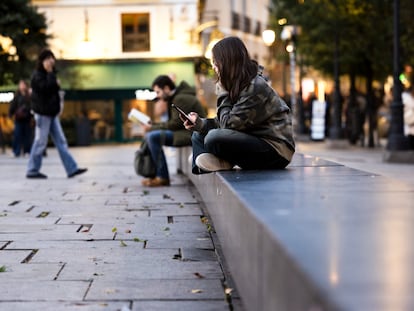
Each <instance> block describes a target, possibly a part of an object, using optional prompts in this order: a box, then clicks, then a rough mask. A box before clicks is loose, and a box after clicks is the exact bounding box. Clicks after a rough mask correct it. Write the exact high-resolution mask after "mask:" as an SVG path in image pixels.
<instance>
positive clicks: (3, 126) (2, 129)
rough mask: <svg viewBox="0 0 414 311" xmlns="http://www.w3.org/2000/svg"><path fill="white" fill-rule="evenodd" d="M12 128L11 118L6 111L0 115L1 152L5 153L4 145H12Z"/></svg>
mask: <svg viewBox="0 0 414 311" xmlns="http://www.w3.org/2000/svg"><path fill="white" fill-rule="evenodd" d="M13 130H14V123H13V120H12V119H10V118H9V116H8V115H7V113H2V114H1V115H0V135H1V136H0V144H1V149H2V153H6V147H7V146H8V145H10V146H11V145H12V137H13Z"/></svg>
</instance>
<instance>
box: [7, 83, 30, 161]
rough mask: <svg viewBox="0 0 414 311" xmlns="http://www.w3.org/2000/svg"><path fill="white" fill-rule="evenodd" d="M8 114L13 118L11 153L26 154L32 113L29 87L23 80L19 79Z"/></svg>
mask: <svg viewBox="0 0 414 311" xmlns="http://www.w3.org/2000/svg"><path fill="white" fill-rule="evenodd" d="M9 116H10V118H12V119H13V120H14V131H13V144H12V146H13V155H14V156H15V157H20V154H21V153H22V151H23V155H25V156H28V155H29V153H30V148H31V145H32V138H33V134H32V114H31V112H30V87H29V83H28V82H26V81H25V80H20V81H19V84H18V89H17V91H16V92H15V94H14V98H13V100H12V101H11V103H10V108H9Z"/></svg>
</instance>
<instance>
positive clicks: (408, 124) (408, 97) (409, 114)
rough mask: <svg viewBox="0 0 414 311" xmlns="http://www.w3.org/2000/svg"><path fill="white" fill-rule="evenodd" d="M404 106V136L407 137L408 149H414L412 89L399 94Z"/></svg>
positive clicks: (413, 94)
mask: <svg viewBox="0 0 414 311" xmlns="http://www.w3.org/2000/svg"><path fill="white" fill-rule="evenodd" d="M401 97H402V102H403V105H404V134H405V135H406V136H407V137H408V145H409V148H410V149H414V87H413V86H411V87H410V88H409V89H408V90H406V91H404V92H403V93H402V94H401Z"/></svg>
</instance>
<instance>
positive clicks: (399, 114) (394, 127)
mask: <svg viewBox="0 0 414 311" xmlns="http://www.w3.org/2000/svg"><path fill="white" fill-rule="evenodd" d="M399 24H400V1H399V0H394V21H393V29H394V38H393V41H394V42H393V43H394V51H393V52H394V55H393V80H394V88H393V101H392V104H391V123H390V131H389V134H388V143H387V150H407V149H408V144H407V140H406V138H405V136H404V119H403V109H404V107H403V104H402V99H401V89H402V86H401V81H400V78H399V75H400V71H401V70H400V69H401V67H400V25H399Z"/></svg>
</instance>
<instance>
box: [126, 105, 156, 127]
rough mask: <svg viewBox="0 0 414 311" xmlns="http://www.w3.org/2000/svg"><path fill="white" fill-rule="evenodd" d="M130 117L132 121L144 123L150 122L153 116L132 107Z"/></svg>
mask: <svg viewBox="0 0 414 311" xmlns="http://www.w3.org/2000/svg"><path fill="white" fill-rule="evenodd" d="M128 119H129V120H130V121H132V122H136V123H138V122H140V123H143V124H150V123H151V118H150V117H149V116H147V115H146V114H145V113H142V112H141V111H139V110H137V109H135V108H132V109H131V111H130V112H129V114H128Z"/></svg>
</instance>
